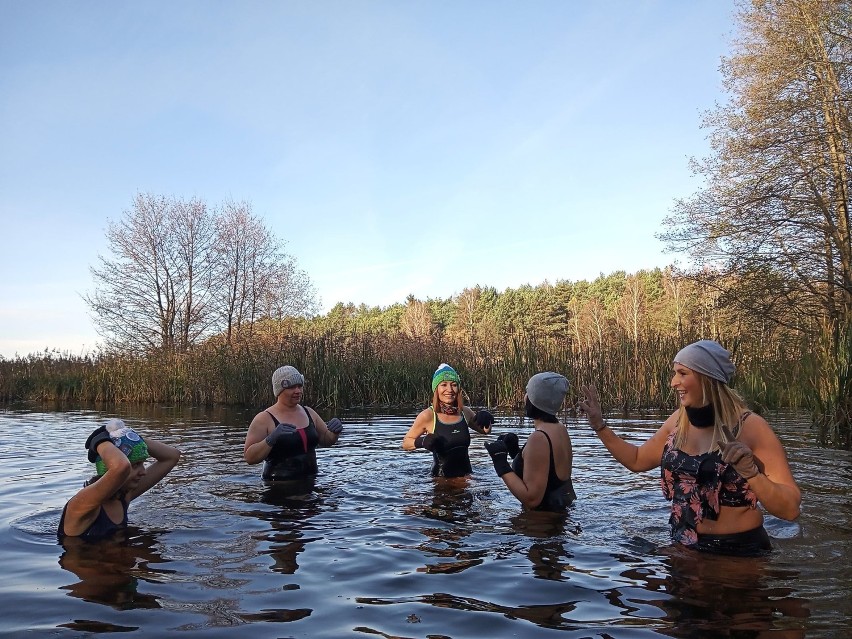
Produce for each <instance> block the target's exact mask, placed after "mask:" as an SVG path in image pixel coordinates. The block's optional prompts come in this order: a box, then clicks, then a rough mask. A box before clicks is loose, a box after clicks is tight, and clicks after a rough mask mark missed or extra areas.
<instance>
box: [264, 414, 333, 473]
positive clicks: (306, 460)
mask: <svg viewBox="0 0 852 639" xmlns="http://www.w3.org/2000/svg"><path fill="white" fill-rule="evenodd" d="M302 410H304V411H305V414H306V415H307V416H308V425H307V427H305V428H299V429H297V430H296V432H295V433H287V434H285V435H282V436H281V437H279V438H278V441H276V442H275V446H273V447H272V450H270V451H269V455H267V457H266V461H264V462H263V479H264V480H266V481H286V480H290V479H306V478H309V477H314V476H316V474H317V470H318V469H317V454H316V447H317V446H318V445H319V433H318V432H317V427H316V426H315V425H314V420H313V418H312V417H311V414H310V413H309V412H308V410H307V409H306V408H305V407H304V406H303V407H302ZM266 412H267V414H268V415H269V416H270V417H271V418H272V421H274V422H275V425H276V426H278V424H279V423H280V422H279V421H278V420H277V419H276V418H275V415H273V414H272V413H270V412H269V411H266Z"/></svg>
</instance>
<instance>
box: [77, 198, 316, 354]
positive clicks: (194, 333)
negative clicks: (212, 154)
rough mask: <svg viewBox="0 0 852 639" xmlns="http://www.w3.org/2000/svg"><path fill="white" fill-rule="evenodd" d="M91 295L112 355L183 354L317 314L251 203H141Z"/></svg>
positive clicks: (112, 230) (96, 272)
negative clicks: (265, 322)
mask: <svg viewBox="0 0 852 639" xmlns="http://www.w3.org/2000/svg"><path fill="white" fill-rule="evenodd" d="M106 237H107V242H108V246H109V251H110V255H109V256H108V257H104V256H99V257H98V261H99V264H98V265H97V266H94V267H92V268H91V269H90V270H91V273H92V278H93V281H94V291H93V292H91V293H89V294H86V295H84V296H83V299H84V300H85V301H86V303H87V304H88V305H89V308H90V310H91V312H92V315H93V318H94V320H95V325H96V327H97V329H98V331H99V333H100V334H101V336H102V337H103V338H104V339H105V342H106V346H107V347H108V348H110V349H116V350H121V351H130V352H137V353H145V352H151V351H154V350H164V351H168V352H184V351H186V350H187V349H189V348H191V347H192V346H194V345H195V344H197V343H199V342H200V341H202V340H203V339H206V338H207V337H210V336H212V335H214V334H216V333H218V332H224V333H225V335H226V339H227V340H228V341H229V342H230V340H231V338H232V336H233V334H234V332H235V331H236V330H238V329H239V328H241V327H243V326H252V325H253V323H254V322H255V321H257V320H259V319H263V318H273V319H275V318H277V319H281V318H282V317H284V316H298V315H300V314H306V313H308V312H313V311H314V310H315V302H314V298H313V287H312V285H311V283H310V280H309V279H308V277H307V276H306V275H305V274H304V273H303V272H301V271H299V270H298V269H297V268H296V263H295V260H293V258H291V257H290V256H288V255H287V254H286V253H284V251H283V249H282V245H281V243H280V242H279V241H278V240H277V239H276V238H275V237H274V235H273V234H272V233H271V232H270V231H269V230H268V229H267V228H265V226H264V225H263V224H262V223H261V222H260V220H258V219H257V218H255V217H254V216H253V215H252V213H251V207H250V206H249V205H248V204H245V203H241V204H233V203H229V204H226V205H225V206H224V207H222V208H220V209H218V210H216V211H211V210H210V209H208V207H207V205H206V204H205V203H204V202H203V201H201V200H198V199H191V200H180V199H177V198H168V197H164V196H156V195H151V194H143V193H139V194H137V195H136V196H135V197H134V199H133V205H132V207H131V209H130V210H128V211H124V213H123V215H122V217H121V219H120V220H119V221H118V222H110V223H109V225H108V228H107V233H106Z"/></svg>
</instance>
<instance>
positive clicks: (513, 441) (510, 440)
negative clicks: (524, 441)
mask: <svg viewBox="0 0 852 639" xmlns="http://www.w3.org/2000/svg"><path fill="white" fill-rule="evenodd" d="M497 439H498V440H499V441H502V442H503V443H504V444H506V450H507V451H508V453H509V457H511V458H512V459H514V458H515V456H516V455H517V454H518V453H519V452H521V447H520V444H519V443H518V436H517V435H516V434H515V433H506V434H505V435H500V436H499V437H498V438H497Z"/></svg>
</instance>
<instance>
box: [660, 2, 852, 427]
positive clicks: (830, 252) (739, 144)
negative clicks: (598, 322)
mask: <svg viewBox="0 0 852 639" xmlns="http://www.w3.org/2000/svg"><path fill="white" fill-rule="evenodd" d="M738 18H739V27H740V33H739V38H738V40H737V41H736V42H735V46H734V51H733V54H732V55H731V56H730V57H728V58H726V59H723V62H722V67H721V69H722V73H723V77H724V81H725V87H726V89H727V90H728V92H729V94H730V96H731V99H730V101H729V102H728V103H727V104H724V105H721V106H719V107H717V108H716V109H715V110H713V111H711V112H710V113H709V114H708V115H707V118H706V121H705V126H707V127H708V128H709V129H710V131H711V134H710V142H711V149H712V154H711V156H710V157H709V158H706V159H704V160H702V161H695V162H694V163H693V166H694V168H695V170H696V171H697V173H698V174H700V175H701V176H703V178H704V180H705V184H704V186H703V188H702V189H701V190H700V191H699V192H698V193H696V194H695V195H693V196H692V197H690V198H688V199H685V200H680V201H678V202H676V204H675V207H674V210H673V214H672V215H671V216H670V217H669V218H667V220H666V225H667V230H666V232H664V233H663V234H662V235H661V237H662V239H663V240H664V241H666V242H667V243H668V245H669V247H670V248H671V249H673V250H680V251H688V252H689V253H690V254H691V255H692V256H694V258H695V261H694V267H695V271H694V274H696V275H697V276H698V277H701V276H702V270H701V269H704V271H703V273H706V274H707V277H706V278H704V280H705V281H706V282H707V283H708V284H709V285H713V286H718V287H719V291H720V293H721V295H722V296H721V299H720V300H719V303H720V304H724V305H732V306H736V307H738V308H740V309H741V310H744V311H746V312H751V313H753V314H756V315H758V316H761V317H765V318H768V319H770V320H771V321H773V322H776V323H778V324H782V325H785V326H788V327H796V328H797V330H803V331H808V332H810V333H811V334H814V335H815V334H818V333H819V332H820V331H826V330H827V331H828V333H829V334H830V339H829V341H828V343H829V347H828V348H829V350H830V351H832V353H833V359H834V361H840V360H841V359H846V358H847V353H848V351H849V350H850V349H852V343H850V340H849V337H846V336H849V335H852V330H850V328H852V238H851V237H850V208H849V193H850V176H852V120H851V119H850V93H852V92H851V91H850V89H852V2H850V1H849V0H753V1H752V2H749V3H745V2H744V3H742V4H741V6H740V11H739V14H738ZM731 285H733V286H735V287H736V288H732V287H731ZM803 319H804V320H805V321H802V320H803ZM850 373H851V372H850V371H846V372H845V373H843V372H842V371H841V373H840V374H841V375H843V374H845V375H847V376H849V377H847V381H846V382H845V384H846V386H844V387H843V388H841V389H840V391H839V395H840V397H843V396H844V394H845V396H846V397H847V398H848V397H850V396H852V381H849V380H850V379H852V374H850ZM846 401H847V402H848V401H849V400H848V399H847V400H846ZM849 410H850V411H852V407H850V408H849ZM845 419H847V421H848V420H849V419H850V417H849V415H847V417H846V418H845Z"/></svg>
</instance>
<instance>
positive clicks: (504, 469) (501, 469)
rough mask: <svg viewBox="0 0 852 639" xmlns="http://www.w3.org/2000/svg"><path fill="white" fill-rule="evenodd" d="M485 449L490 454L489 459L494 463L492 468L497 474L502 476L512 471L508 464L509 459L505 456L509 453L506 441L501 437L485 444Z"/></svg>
mask: <svg viewBox="0 0 852 639" xmlns="http://www.w3.org/2000/svg"><path fill="white" fill-rule="evenodd" d="M485 450H487V451H488V454H489V455H491V461H492V462H493V463H494V470H495V471H497V476H498V477H502V476H503V475H505V474H506V473H511V472H512V467H511V466H510V465H509V460H508V459H506V457H507V456H508V454H509V451H508V449H507V448H506V442H505V441H503V440H502V439H497V440H496V441H493V442H488V443H487V444H485Z"/></svg>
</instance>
